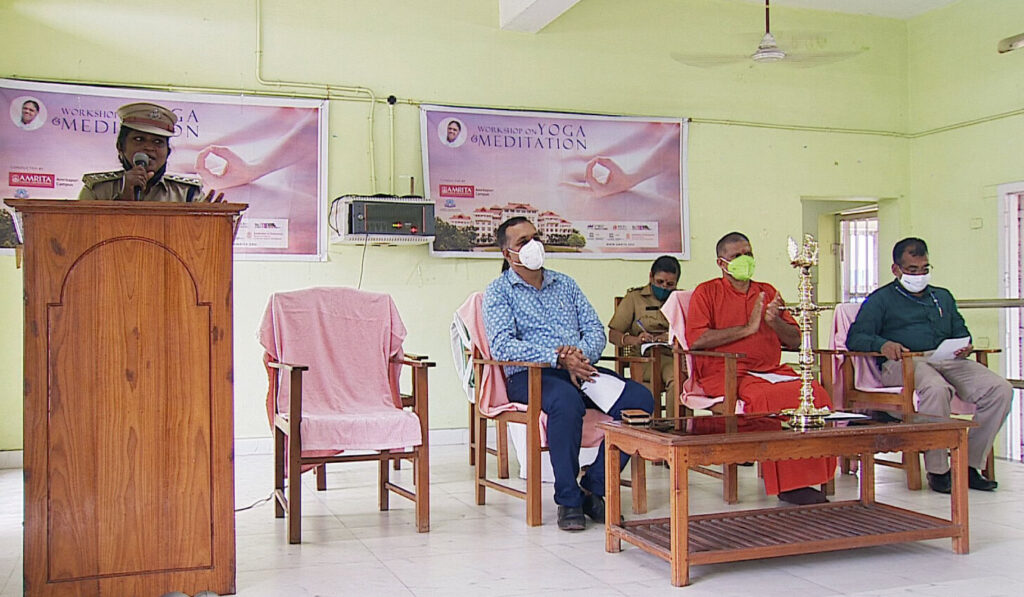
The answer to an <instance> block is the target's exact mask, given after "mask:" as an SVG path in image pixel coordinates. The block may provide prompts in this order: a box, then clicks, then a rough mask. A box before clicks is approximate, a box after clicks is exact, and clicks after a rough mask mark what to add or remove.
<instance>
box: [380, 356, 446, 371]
mask: <svg viewBox="0 0 1024 597" xmlns="http://www.w3.org/2000/svg"><path fill="white" fill-rule="evenodd" d="M405 356H406V358H404V359H391V362H392V363H398V364H399V365H408V366H410V367H415V368H417V369H425V368H427V367H436V366H437V363H435V362H433V361H427V360H425V359H426V358H427V357H426V356H425V355H424V356H417V357H416V358H415V359H410V358H408V357H409V355H405Z"/></svg>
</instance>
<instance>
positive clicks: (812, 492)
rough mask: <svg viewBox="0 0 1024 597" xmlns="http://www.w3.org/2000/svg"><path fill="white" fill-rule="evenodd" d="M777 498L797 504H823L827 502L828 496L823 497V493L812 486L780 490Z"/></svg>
mask: <svg viewBox="0 0 1024 597" xmlns="http://www.w3.org/2000/svg"><path fill="white" fill-rule="evenodd" d="M779 499H780V500H782V501H784V502H787V503H790V504H796V505H797V506H807V505H809V504H824V503H827V502H828V498H827V497H825V494H824V493H822V492H820V491H818V490H817V489H815V488H813V487H801V488H800V489H793V490H790V491H780V492H779Z"/></svg>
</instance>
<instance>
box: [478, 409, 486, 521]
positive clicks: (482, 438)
mask: <svg viewBox="0 0 1024 597" xmlns="http://www.w3.org/2000/svg"><path fill="white" fill-rule="evenodd" d="M476 445H477V450H476V503H477V505H478V506H482V505H484V504H485V503H486V500H487V498H486V494H485V490H486V486H485V485H484V480H485V479H486V478H487V419H485V418H484V417H481V416H477V417H476Z"/></svg>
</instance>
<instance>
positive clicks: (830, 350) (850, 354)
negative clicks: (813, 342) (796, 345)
mask: <svg viewBox="0 0 1024 597" xmlns="http://www.w3.org/2000/svg"><path fill="white" fill-rule="evenodd" d="M815 351H817V352H820V353H822V354H834V355H838V356H843V357H884V356H885V355H884V354H882V353H880V352H877V351H864V350H841V349H836V348H817V349H815ZM903 356H905V357H923V356H924V353H923V352H905V353H903Z"/></svg>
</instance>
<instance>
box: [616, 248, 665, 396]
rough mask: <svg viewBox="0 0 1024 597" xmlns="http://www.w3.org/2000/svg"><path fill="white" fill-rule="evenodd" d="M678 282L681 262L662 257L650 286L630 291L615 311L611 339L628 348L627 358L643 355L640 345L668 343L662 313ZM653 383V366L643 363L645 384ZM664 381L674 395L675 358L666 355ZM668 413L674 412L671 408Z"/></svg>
mask: <svg viewBox="0 0 1024 597" xmlns="http://www.w3.org/2000/svg"><path fill="white" fill-rule="evenodd" d="M678 282H679V261H677V260H676V258H675V257H672V256H671V255H662V256H661V257H658V258H657V259H655V260H654V263H653V264H651V275H650V278H649V280H648V283H647V284H646V285H644V286H639V287H637V288H630V289H629V291H628V292H626V296H625V297H623V299H622V302H620V303H619V306H618V307H616V308H615V314H614V315H612V320H611V321H609V322H608V340H610V341H611V343H612V344H614V345H615V346H621V347H623V348H625V349H626V351H625V353H626V354H628V355H636V354H638V353H639V352H640V348H639V347H640V345H641V344H646V343H649V342H668V320H667V319H665V316H664V315H663V314H662V313H661V306H662V305H664V304H665V300H666V299H667V298H668V295H669V294H671V293H672V291H674V290H675V289H676V284H677V283H678ZM650 380H651V365H650V363H645V364H644V381H650ZM661 381H662V383H663V384H664V386H663V387H664V388H665V391H666V392H667V395H668V396H675V395H676V393H675V391H676V386H675V371H674V365H673V363H672V356H671V354H669V353H663V354H662V359H661ZM669 412H670V413H672V412H675V411H674V410H672V409H669Z"/></svg>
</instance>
